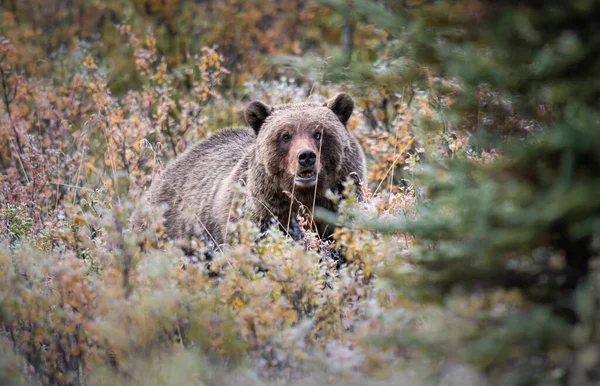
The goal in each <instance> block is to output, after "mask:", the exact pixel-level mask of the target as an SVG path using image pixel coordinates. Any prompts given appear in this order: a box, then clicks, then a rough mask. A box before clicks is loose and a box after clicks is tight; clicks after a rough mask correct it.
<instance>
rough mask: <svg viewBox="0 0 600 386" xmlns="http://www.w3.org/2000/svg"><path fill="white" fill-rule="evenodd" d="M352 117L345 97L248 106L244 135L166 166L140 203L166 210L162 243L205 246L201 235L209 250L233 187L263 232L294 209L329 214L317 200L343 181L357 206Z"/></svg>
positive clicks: (359, 177) (229, 134) (222, 230)
mask: <svg viewBox="0 0 600 386" xmlns="http://www.w3.org/2000/svg"><path fill="white" fill-rule="evenodd" d="M353 109H354V101H353V99H352V97H350V96H349V95H348V94H345V93H341V94H338V95H337V96H335V97H334V98H332V99H331V100H329V101H328V102H327V103H325V104H318V103H301V104H283V105H277V106H273V107H271V106H267V105H266V104H265V103H263V102H260V101H253V102H251V103H250V105H249V106H248V107H247V109H246V111H245V113H244V116H245V118H246V121H247V122H248V124H249V125H250V128H235V129H231V128H230V129H224V130H222V131H219V132H217V133H215V134H213V135H210V136H209V137H208V138H206V139H205V140H204V141H202V142H200V143H198V144H196V145H194V146H192V147H191V148H190V149H188V150H186V151H185V152H184V153H183V154H182V155H181V156H179V157H178V158H176V159H175V160H174V161H172V162H171V163H170V165H169V166H168V167H167V168H166V170H164V172H163V173H162V175H161V176H160V177H159V178H158V179H156V180H155V181H154V182H153V184H152V186H151V187H150V190H149V194H148V198H149V201H150V203H151V204H153V205H165V206H166V212H165V213H164V215H165V228H166V232H167V235H168V236H169V237H170V238H174V239H177V238H182V239H189V238H192V237H202V238H204V239H205V240H206V239H207V238H206V237H205V236H206V234H208V236H209V237H210V240H212V241H214V242H215V243H217V244H221V243H223V242H225V241H226V240H225V237H226V227H227V224H228V222H229V221H232V220H234V218H233V217H232V213H231V207H232V199H233V195H234V189H233V185H234V184H236V183H239V184H240V185H241V186H243V187H244V188H245V189H244V190H245V192H246V195H247V199H249V204H250V206H249V207H250V211H251V218H252V220H253V221H256V223H257V224H260V225H261V227H262V229H263V230H265V229H266V227H267V226H268V224H269V221H273V219H274V220H275V221H277V222H278V223H279V224H280V226H281V227H282V228H285V227H286V226H288V225H289V224H290V220H292V219H291V218H290V219H288V216H290V214H291V216H292V217H294V216H296V213H298V211H299V209H300V208H302V207H304V208H305V209H306V208H308V210H312V208H313V207H322V208H325V209H328V210H330V211H335V210H336V206H335V205H334V203H333V202H332V201H331V200H329V199H328V198H327V197H326V194H325V193H326V191H327V190H328V189H330V190H332V191H334V192H341V191H342V183H343V182H344V181H346V179H348V178H353V179H354V180H355V181H356V183H357V184H356V186H357V188H356V194H357V195H358V197H359V198H361V189H360V183H362V182H363V181H365V176H366V169H365V164H366V162H365V156H364V153H363V150H362V148H361V147H360V145H359V144H358V142H357V140H356V139H355V138H354V136H353V135H352V134H351V133H350V132H349V131H348V128H347V122H348V119H349V118H350V115H351V114H352V111H353ZM238 194H239V193H238ZM315 196H316V197H315ZM291 197H293V200H292V199H291ZM313 203H314V204H313ZM290 206H291V208H290ZM294 218H295V217H294ZM316 224H317V229H318V232H319V234H320V236H321V237H326V236H327V235H329V234H330V233H331V231H330V230H329V231H328V230H327V229H326V226H325V225H324V224H319V223H316ZM284 231H285V229H284ZM295 238H298V236H296V237H295Z"/></svg>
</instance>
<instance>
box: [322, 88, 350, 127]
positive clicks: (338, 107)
mask: <svg viewBox="0 0 600 386" xmlns="http://www.w3.org/2000/svg"><path fill="white" fill-rule="evenodd" d="M326 106H327V107H329V108H330V109H331V110H332V111H333V112H334V113H335V115H337V116H338V118H339V119H340V121H342V123H343V124H344V125H346V123H347V122H348V119H350V116H351V115H352V111H353V110H354V99H352V97H351V96H350V95H348V94H346V93H345V92H342V93H339V94H337V95H336V96H334V97H333V98H331V99H330V100H329V101H328V102H327V104H326Z"/></svg>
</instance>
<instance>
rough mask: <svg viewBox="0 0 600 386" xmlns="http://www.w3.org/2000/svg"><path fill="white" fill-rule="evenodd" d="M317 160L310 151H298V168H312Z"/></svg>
mask: <svg viewBox="0 0 600 386" xmlns="http://www.w3.org/2000/svg"><path fill="white" fill-rule="evenodd" d="M316 160H317V155H316V154H315V152H314V151H312V150H310V149H304V150H300V152H299V153H298V163H299V164H300V166H313V165H314V164H315V161H316Z"/></svg>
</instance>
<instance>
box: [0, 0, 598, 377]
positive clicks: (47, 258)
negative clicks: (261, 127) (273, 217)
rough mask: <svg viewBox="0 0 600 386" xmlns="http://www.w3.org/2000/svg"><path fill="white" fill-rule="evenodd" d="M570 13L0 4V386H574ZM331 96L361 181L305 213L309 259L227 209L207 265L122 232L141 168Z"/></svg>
mask: <svg viewBox="0 0 600 386" xmlns="http://www.w3.org/2000/svg"><path fill="white" fill-rule="evenodd" d="M597 20H600V1H596V0H575V1H571V2H564V1H557V0H556V1H553V0H550V1H536V0H531V1H517V0H507V1H501V2H500V1H498V2H485V1H478V0H446V1H442V0H438V1H435V0H434V1H426V0H423V1H417V0H414V1H410V0H406V1H400V0H398V1H386V0H379V1H376V0H327V1H317V0H248V1H242V0H222V1H213V0H195V1H186V0H127V1H116V0H106V1H96V0H3V1H0V128H1V130H0V138H1V139H0V184H1V185H0V206H1V213H0V383H1V384H9V385H21V384H40V385H103V384H106V385H118V384H123V385H125V384H127V385H130V384H143V385H179V384H215V385H217V384H218V385H221V384H240V383H243V384H324V383H331V384H346V385H353V384H356V385H362V384H407V385H419V384H443V385H481V384H502V385H505V384H506V385H537V384H539V385H542V384H543V385H586V384H590V385H592V384H597V382H598V381H599V379H600V372H599V371H598V364H599V362H600V346H599V342H600V336H599V332H600V331H599V330H598V320H599V318H598V315H599V314H600V298H599V295H600V292H599V290H600V287H599V283H598V271H599V270H598V262H597V257H598V255H599V250H600V240H599V237H598V235H599V233H600V195H599V194H598V192H600V130H599V128H600V116H599V107H600V81H599V79H600V32H598V29H597V28H596V23H597ZM338 91H346V92H349V93H350V94H351V95H353V96H354V98H355V100H356V105H357V108H356V111H355V113H354V115H353V117H352V118H351V120H350V122H349V129H350V130H351V131H352V132H353V133H354V134H355V135H356V136H357V137H358V138H359V140H360V142H361V144H362V145H363V147H364V149H365V153H366V154H367V158H368V161H369V178H368V183H367V184H366V185H365V186H364V189H365V193H366V200H365V201H364V202H360V203H359V202H356V201H355V200H354V199H353V198H352V197H351V196H348V195H340V196H339V197H332V199H335V200H338V201H339V203H340V206H341V210H340V215H339V216H336V217H331V215H328V214H326V213H321V214H320V216H324V217H328V218H329V219H330V220H331V221H333V222H335V223H337V224H338V226H339V228H338V230H337V232H336V242H335V246H334V245H332V244H331V243H329V242H324V241H321V240H319V239H318V238H317V237H316V236H315V235H314V234H312V233H311V232H310V231H308V230H307V232H306V233H305V237H304V239H303V240H302V241H301V242H300V243H296V242H292V241H291V240H290V239H289V238H287V237H286V236H285V235H284V234H283V233H282V232H280V231H279V230H278V229H277V227H273V228H272V229H271V231H270V232H268V233H267V234H266V235H260V234H259V231H258V229H256V227H255V226H254V225H253V224H252V223H251V222H250V221H248V220H247V219H246V218H245V217H244V208H243V206H241V205H240V206H238V205H237V204H236V205H235V207H234V208H232V209H233V210H238V211H240V212H241V213H242V220H241V221H239V222H237V223H232V224H229V229H230V231H231V232H230V234H231V235H232V240H231V242H230V243H229V244H227V245H222V246H220V247H219V248H218V250H216V251H214V253H211V254H212V261H211V262H210V264H208V263H204V262H202V263H194V264H190V262H189V259H188V257H186V256H184V255H183V252H182V249H181V248H180V245H179V242H178V241H172V240H167V239H165V237H164V227H163V225H162V220H161V218H160V213H157V212H156V211H154V210H150V208H148V210H146V211H145V212H144V213H143V215H144V216H146V217H147V219H148V220H149V221H150V222H151V223H152V226H150V227H149V229H148V230H146V231H144V232H142V233H139V234H136V233H132V232H131V229H130V228H131V227H130V224H129V218H130V216H131V212H132V210H133V209H134V207H135V205H136V203H137V202H139V200H140V197H141V196H142V195H143V192H144V189H146V188H147V187H148V186H149V184H150V183H151V181H152V179H153V178H155V176H156V175H157V174H158V173H159V172H160V170H161V168H163V167H164V165H165V164H166V163H167V162H168V161H169V160H170V159H172V158H173V157H175V156H177V155H178V154H181V152H182V151H184V149H185V148H186V147H187V146H188V145H189V144H192V143H195V142H197V141H199V140H201V139H202V138H204V137H205V136H206V135H207V134H209V133H211V132H214V131H217V130H219V129H221V128H223V127H227V126H238V125H244V124H245V123H244V122H243V120H242V114H241V112H242V111H243V109H244V107H245V106H246V105H247V104H248V102H249V101H250V100H252V99H261V100H263V101H265V102H267V103H270V104H276V103H285V102H302V101H306V100H315V101H321V100H325V99H326V98H328V97H330V96H331V95H333V94H335V93H336V92H338ZM351 189H353V188H352V186H351V182H348V191H351ZM303 221H304V225H305V226H306V227H307V228H309V227H308V225H309V224H310V218H306V219H304V220H303ZM188 247H190V245H188ZM191 248H192V250H195V251H196V253H195V255H196V256H198V257H202V256H205V255H206V252H208V251H206V250H205V246H204V245H203V243H202V241H201V240H198V241H195V242H193V243H191ZM339 250H342V251H343V253H344V257H345V259H346V261H345V263H344V264H342V265H341V266H338V265H337V264H336V258H337V257H338V251H339Z"/></svg>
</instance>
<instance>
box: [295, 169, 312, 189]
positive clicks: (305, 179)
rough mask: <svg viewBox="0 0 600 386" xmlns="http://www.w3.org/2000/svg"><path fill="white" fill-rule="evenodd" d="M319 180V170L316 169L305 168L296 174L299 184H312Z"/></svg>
mask: <svg viewBox="0 0 600 386" xmlns="http://www.w3.org/2000/svg"><path fill="white" fill-rule="evenodd" d="M316 180H317V172H316V171H314V170H303V171H301V172H300V173H298V174H296V183H297V184H299V185H301V186H302V185H304V186H306V185H312V184H313V183H314V182H315V181H316Z"/></svg>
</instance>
